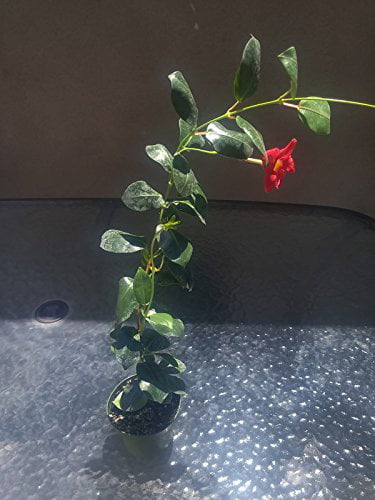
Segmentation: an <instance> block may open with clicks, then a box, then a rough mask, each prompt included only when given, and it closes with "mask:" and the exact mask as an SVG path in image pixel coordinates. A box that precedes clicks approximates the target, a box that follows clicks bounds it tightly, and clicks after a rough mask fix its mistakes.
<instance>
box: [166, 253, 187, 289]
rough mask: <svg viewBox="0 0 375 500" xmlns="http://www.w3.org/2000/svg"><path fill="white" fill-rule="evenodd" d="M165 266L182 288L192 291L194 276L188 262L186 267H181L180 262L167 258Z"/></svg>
mask: <svg viewBox="0 0 375 500" xmlns="http://www.w3.org/2000/svg"><path fill="white" fill-rule="evenodd" d="M165 267H166V269H167V270H168V271H169V272H170V274H171V275H172V276H173V277H174V278H175V280H176V281H177V283H178V284H179V285H180V287H181V288H183V289H184V290H188V291H189V292H191V291H192V289H193V286H194V277H193V273H192V271H191V268H190V264H187V265H186V266H185V267H181V266H179V265H178V264H174V263H173V262H171V261H170V260H168V259H166V261H165Z"/></svg>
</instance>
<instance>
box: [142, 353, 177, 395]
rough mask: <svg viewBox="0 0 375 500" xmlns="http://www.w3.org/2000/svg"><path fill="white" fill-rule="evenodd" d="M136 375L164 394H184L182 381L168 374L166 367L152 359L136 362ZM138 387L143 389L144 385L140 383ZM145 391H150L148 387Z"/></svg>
mask: <svg viewBox="0 0 375 500" xmlns="http://www.w3.org/2000/svg"><path fill="white" fill-rule="evenodd" d="M137 377H138V379H139V380H140V381H141V382H148V383H149V384H152V385H153V386H154V387H156V388H157V389H159V390H160V391H162V392H164V393H166V394H168V393H170V392H174V393H176V394H185V390H186V388H185V383H184V381H183V380H182V379H180V378H179V377H176V376H174V375H170V374H169V373H168V370H167V369H165V368H162V367H161V366H160V365H158V364H157V363H155V362H154V361H146V362H145V363H138V364H137ZM140 388H141V390H145V389H144V385H143V384H142V385H141V383H140ZM147 392H148V393H150V390H149V389H148V390H147ZM164 399H165V398H164Z"/></svg>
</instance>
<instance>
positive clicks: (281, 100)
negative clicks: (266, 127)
mask: <svg viewBox="0 0 375 500" xmlns="http://www.w3.org/2000/svg"><path fill="white" fill-rule="evenodd" d="M302 100H303V101H328V102H335V103H338V104H350V105H352V106H363V107H365V108H371V109H375V104H368V103H366V102H358V101H349V100H346V99H331V98H330V97H286V98H285V97H279V98H277V99H272V100H271V101H265V102H258V103H257V104H251V105H250V106H245V107H244V108H240V109H235V110H234V111H231V112H230V114H231V116H235V115H239V114H240V113H243V112H244V111H249V110H250V109H256V108H263V107H264V106H271V105H273V104H283V103H284V102H293V101H302ZM225 118H228V114H227V113H224V114H223V115H219V116H217V117H216V118H213V119H212V120H208V121H207V122H204V123H202V125H199V126H198V127H197V128H196V129H195V131H198V130H201V129H202V128H205V127H207V125H209V124H210V123H213V122H219V121H221V120H224V119H225Z"/></svg>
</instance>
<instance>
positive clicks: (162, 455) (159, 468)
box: [86, 432, 186, 484]
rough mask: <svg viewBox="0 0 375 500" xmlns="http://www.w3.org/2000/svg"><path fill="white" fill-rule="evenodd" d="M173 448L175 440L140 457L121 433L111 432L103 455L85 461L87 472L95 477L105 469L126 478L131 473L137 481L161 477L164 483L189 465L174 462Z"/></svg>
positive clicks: (173, 480) (179, 475) (104, 471)
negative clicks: (171, 460) (125, 444)
mask: <svg viewBox="0 0 375 500" xmlns="http://www.w3.org/2000/svg"><path fill="white" fill-rule="evenodd" d="M172 451H173V440H172V439H170V441H169V444H168V446H166V447H165V448H164V449H163V450H160V452H159V453H154V454H153V455H152V456H150V457H149V458H143V459H137V458H135V457H134V456H133V455H131V454H130V453H129V452H128V451H127V450H126V448H125V446H124V443H123V441H122V438H121V435H120V433H118V432H116V433H113V434H110V435H109V436H108V437H107V438H106V440H105V442H104V445H103V458H102V459H93V460H90V461H89V462H88V463H87V464H86V469H88V471H87V473H88V474H90V475H92V477H93V478H96V477H98V476H101V475H103V474H105V473H106V472H110V473H111V475H113V476H115V477H117V479H118V480H119V481H120V482H125V481H126V480H128V479H129V476H131V477H132V479H133V480H134V481H135V482H136V483H138V484H144V483H147V482H148V481H154V480H156V479H160V480H161V481H162V482H163V483H173V482H175V481H177V480H178V479H179V478H180V477H181V476H182V474H184V472H185V470H186V467H185V466H184V465H182V464H180V463H176V464H174V465H171V464H170V463H169V459H170V456H171V454H172Z"/></svg>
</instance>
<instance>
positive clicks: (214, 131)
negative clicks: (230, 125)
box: [206, 122, 253, 159]
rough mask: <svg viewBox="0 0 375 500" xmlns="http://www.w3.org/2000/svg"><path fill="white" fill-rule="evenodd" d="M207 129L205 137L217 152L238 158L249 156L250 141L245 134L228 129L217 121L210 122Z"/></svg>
mask: <svg viewBox="0 0 375 500" xmlns="http://www.w3.org/2000/svg"><path fill="white" fill-rule="evenodd" d="M207 131H208V133H207V135H206V138H207V140H208V141H209V142H210V143H211V144H212V146H213V148H214V149H215V151H217V152H218V153H220V154H222V155H224V156H229V157H231V158H238V159H246V158H250V157H251V155H252V153H253V148H252V142H251V139H250V137H249V136H248V135H247V134H245V133H243V132H236V131H233V130H229V129H227V128H225V127H224V125H222V124H221V123H219V122H214V123H210V125H209V126H208V127H207Z"/></svg>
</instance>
